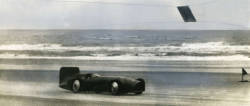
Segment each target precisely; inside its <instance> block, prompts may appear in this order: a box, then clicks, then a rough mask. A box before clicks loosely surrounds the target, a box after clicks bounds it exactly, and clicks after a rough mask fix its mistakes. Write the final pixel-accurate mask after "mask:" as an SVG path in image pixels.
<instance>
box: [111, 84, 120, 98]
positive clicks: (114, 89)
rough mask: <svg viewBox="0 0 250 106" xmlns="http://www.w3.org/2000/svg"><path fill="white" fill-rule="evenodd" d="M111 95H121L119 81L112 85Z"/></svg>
mask: <svg viewBox="0 0 250 106" xmlns="http://www.w3.org/2000/svg"><path fill="white" fill-rule="evenodd" d="M110 91H111V93H112V94H113V95H117V94H118V93H119V83H118V82H117V81H113V82H112V83H111V90H110Z"/></svg>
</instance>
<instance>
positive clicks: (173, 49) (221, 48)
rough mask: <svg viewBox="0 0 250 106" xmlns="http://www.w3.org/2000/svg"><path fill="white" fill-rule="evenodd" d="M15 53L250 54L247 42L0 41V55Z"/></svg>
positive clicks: (161, 55) (168, 55)
mask: <svg viewBox="0 0 250 106" xmlns="http://www.w3.org/2000/svg"><path fill="white" fill-rule="evenodd" d="M8 54H10V55H14V56H12V57H13V58H14V57H18V56H22V55H25V56H26V57H56V58H57V57H60V58H64V57H65V58H68V57H74V58H75V57H81V56H82V57H99V55H102V57H109V58H114V57H119V56H121V57H122V56H127V55H129V56H133V57H150V58H152V57H154V58H158V57H159V58H162V57H164V58H166V57H174V56H182V57H202V58H204V57H217V58H218V57H222V56H224V57H227V56H228V57H230V56H235V55H242V56H246V57H247V58H248V56H249V55H250V45H230V44H228V43H225V42H205V43H182V44H180V45H170V44H164V45H155V46H148V47H146V46H105V47H101V46H97V47H91V46H82V45H78V46H64V45H61V44H9V45H0V58H2V57H3V56H5V55H8Z"/></svg>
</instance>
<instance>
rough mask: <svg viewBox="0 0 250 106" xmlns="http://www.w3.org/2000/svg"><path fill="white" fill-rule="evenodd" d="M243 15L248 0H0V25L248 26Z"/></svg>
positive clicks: (248, 6) (248, 18) (246, 15)
mask: <svg viewBox="0 0 250 106" xmlns="http://www.w3.org/2000/svg"><path fill="white" fill-rule="evenodd" d="M180 5H189V6H190V8H191V9H192V11H193V14H194V15H195V16H196V19H197V22H196V23H185V22H183V20H182V17H181V15H180V14H179V12H178V10H177V8H176V6H180ZM249 14H250V0H0V29H249V28H250V15H249Z"/></svg>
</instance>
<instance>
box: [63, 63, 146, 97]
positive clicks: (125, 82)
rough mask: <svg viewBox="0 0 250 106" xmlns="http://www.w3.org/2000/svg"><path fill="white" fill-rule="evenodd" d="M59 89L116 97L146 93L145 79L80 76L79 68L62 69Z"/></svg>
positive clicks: (90, 74)
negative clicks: (118, 95)
mask: <svg viewBox="0 0 250 106" xmlns="http://www.w3.org/2000/svg"><path fill="white" fill-rule="evenodd" d="M59 74H60V75H59V77H60V78H59V87H61V88H63V89H67V90H71V91H73V92H74V93H77V92H80V91H94V92H97V93H98V92H111V93H112V94H114V95H117V94H123V93H135V94H141V93H142V92H143V91H145V81H144V79H141V78H138V79H133V78H128V77H121V76H101V75H99V74H96V73H86V74H80V70H79V68H78V67H62V68H61V69H60V73H59Z"/></svg>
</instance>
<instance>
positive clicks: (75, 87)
mask: <svg viewBox="0 0 250 106" xmlns="http://www.w3.org/2000/svg"><path fill="white" fill-rule="evenodd" d="M80 88H81V82H80V80H78V79H76V80H73V83H72V91H73V92H74V93H78V92H79V91H80Z"/></svg>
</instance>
